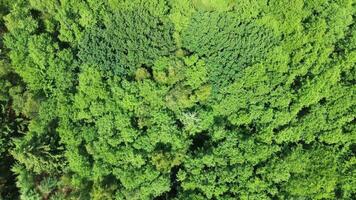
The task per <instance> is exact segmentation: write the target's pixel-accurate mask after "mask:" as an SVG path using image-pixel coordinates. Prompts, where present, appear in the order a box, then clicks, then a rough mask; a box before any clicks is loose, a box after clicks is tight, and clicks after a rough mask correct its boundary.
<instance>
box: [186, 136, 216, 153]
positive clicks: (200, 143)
mask: <svg viewBox="0 0 356 200" xmlns="http://www.w3.org/2000/svg"><path fill="white" fill-rule="evenodd" d="M210 148H211V136H210V135H208V133H207V132H201V133H197V134H196V135H194V136H193V137H192V143H191V145H190V146H189V152H191V153H192V154H193V155H197V154H198V153H199V152H207V151H208V150H209V149H210Z"/></svg>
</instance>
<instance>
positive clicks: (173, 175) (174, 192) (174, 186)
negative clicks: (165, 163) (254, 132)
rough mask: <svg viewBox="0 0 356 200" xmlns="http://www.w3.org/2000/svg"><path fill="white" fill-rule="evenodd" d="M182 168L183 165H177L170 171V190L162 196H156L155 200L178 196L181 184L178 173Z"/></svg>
mask: <svg viewBox="0 0 356 200" xmlns="http://www.w3.org/2000/svg"><path fill="white" fill-rule="evenodd" d="M180 168H181V166H175V167H173V168H172V169H171V172H170V181H171V189H170V190H169V191H168V192H165V193H163V194H161V195H160V196H158V197H156V198H154V199H153V200H169V199H173V198H176V197H177V196H178V191H179V188H180V185H179V181H178V178H177V175H178V172H179V170H180Z"/></svg>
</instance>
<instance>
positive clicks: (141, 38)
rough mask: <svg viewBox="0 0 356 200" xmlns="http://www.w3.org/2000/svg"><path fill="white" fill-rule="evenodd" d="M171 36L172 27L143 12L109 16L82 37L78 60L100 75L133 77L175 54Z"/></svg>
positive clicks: (129, 11) (122, 12)
mask: <svg viewBox="0 0 356 200" xmlns="http://www.w3.org/2000/svg"><path fill="white" fill-rule="evenodd" d="M172 32H173V27H172V25H171V23H169V22H167V21H162V20H160V19H159V18H158V17H155V16H153V15H151V14H150V13H149V12H148V11H146V10H144V9H143V8H135V9H134V10H123V11H119V12H115V13H114V14H111V13H108V14H107V15H106V16H105V18H104V19H103V23H100V24H97V25H95V26H93V27H92V28H89V29H88V30H87V31H86V32H85V33H84V36H83V40H82V41H81V43H80V48H79V53H78V57H79V58H80V59H81V60H82V61H83V63H86V64H88V65H90V66H94V67H97V68H98V69H100V70H101V71H103V72H106V73H109V72H110V73H114V75H119V76H123V75H132V74H133V72H134V71H135V70H136V69H137V68H138V67H141V66H149V65H152V63H153V61H154V60H156V59H157V58H159V57H160V56H167V55H169V54H170V53H172V52H173V51H174V50H175V47H174V44H173V41H172V36H171V35H172ZM110 73H109V74H108V75H111V74H110Z"/></svg>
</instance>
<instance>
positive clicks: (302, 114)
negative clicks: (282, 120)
mask: <svg viewBox="0 0 356 200" xmlns="http://www.w3.org/2000/svg"><path fill="white" fill-rule="evenodd" d="M309 113H310V107H303V108H302V109H301V110H300V111H299V112H298V114H297V119H298V120H300V119H302V118H303V117H305V116H306V115H307V114H309Z"/></svg>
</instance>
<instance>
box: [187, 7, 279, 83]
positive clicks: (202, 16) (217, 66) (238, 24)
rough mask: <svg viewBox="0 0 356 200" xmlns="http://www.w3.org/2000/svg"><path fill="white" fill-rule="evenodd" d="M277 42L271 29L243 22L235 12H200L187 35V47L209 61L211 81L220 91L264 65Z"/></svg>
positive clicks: (192, 20)
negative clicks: (243, 72)
mask: <svg viewBox="0 0 356 200" xmlns="http://www.w3.org/2000/svg"><path fill="white" fill-rule="evenodd" d="M276 43H277V38H276V37H275V36H274V35H273V33H272V31H271V30H269V29H268V28H267V27H264V26H261V25H258V24H256V23H254V22H245V21H242V20H240V19H239V16H238V15H236V14H234V13H233V12H222V13H221V12H217V11H215V12H201V11H200V12H197V13H195V14H194V15H193V16H192V18H191V22H190V24H189V26H188V28H187V30H186V31H184V34H183V48H185V49H187V50H189V51H191V52H196V53H197V54H198V55H199V56H200V57H203V58H204V59H205V60H206V62H207V64H208V66H209V78H210V79H211V80H212V82H213V83H214V84H216V87H218V88H220V87H221V86H226V85H227V84H229V83H232V82H234V81H235V80H236V79H238V78H239V77H240V76H241V74H242V73H241V72H242V71H243V69H245V68H247V67H249V66H251V65H253V64H256V63H260V62H263V60H265V59H266V58H267V56H268V52H269V51H270V50H271V47H272V46H273V45H275V44H276ZM221 77H224V78H223V79H222V78H221Z"/></svg>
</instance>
